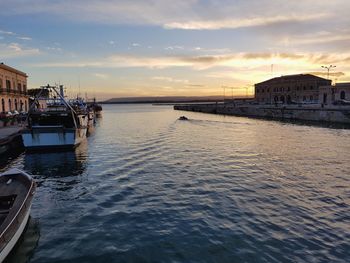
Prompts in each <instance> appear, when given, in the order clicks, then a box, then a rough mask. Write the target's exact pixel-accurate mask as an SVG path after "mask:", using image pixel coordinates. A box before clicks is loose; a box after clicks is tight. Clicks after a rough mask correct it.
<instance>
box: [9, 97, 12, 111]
mask: <svg viewBox="0 0 350 263" xmlns="http://www.w3.org/2000/svg"><path fill="white" fill-rule="evenodd" d="M9 111H12V102H11V99H9Z"/></svg>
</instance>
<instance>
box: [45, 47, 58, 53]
mask: <svg viewBox="0 0 350 263" xmlns="http://www.w3.org/2000/svg"><path fill="white" fill-rule="evenodd" d="M46 49H47V50H49V51H59V52H61V51H62V48H60V47H46Z"/></svg>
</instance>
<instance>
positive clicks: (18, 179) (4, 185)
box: [0, 169, 36, 262]
mask: <svg viewBox="0 0 350 263" xmlns="http://www.w3.org/2000/svg"><path fill="white" fill-rule="evenodd" d="M35 188H36V184H35V182H34V180H33V178H32V177H31V176H30V175H29V174H27V173H25V172H23V171H21V170H18V169H12V170H9V171H7V172H5V173H2V174H0V262H3V261H4V259H5V258H6V257H7V255H8V254H9V253H10V252H11V250H12V249H13V247H14V246H15V245H16V243H17V241H18V239H19V238H20V236H21V235H22V233H23V231H24V229H25V226H26V224H27V222H28V219H29V215H30V209H31V206H32V200H33V196H34V192H35Z"/></svg>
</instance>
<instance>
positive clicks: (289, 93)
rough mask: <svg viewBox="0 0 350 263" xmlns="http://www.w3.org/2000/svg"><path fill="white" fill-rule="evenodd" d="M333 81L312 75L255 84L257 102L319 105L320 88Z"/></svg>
mask: <svg viewBox="0 0 350 263" xmlns="http://www.w3.org/2000/svg"><path fill="white" fill-rule="evenodd" d="M329 85H331V80H328V79H324V78H320V77H317V76H314V75H311V74H298V75H287V76H281V77H277V78H272V79H269V80H266V81H263V82H260V83H257V84H255V101H257V102H258V103H262V104H273V103H287V104H289V103H318V99H319V88H320V86H329Z"/></svg>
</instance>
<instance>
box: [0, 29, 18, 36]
mask: <svg viewBox="0 0 350 263" xmlns="http://www.w3.org/2000/svg"><path fill="white" fill-rule="evenodd" d="M0 34H4V35H12V36H14V35H16V34H15V33H13V32H11V31H4V30H0Z"/></svg>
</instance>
